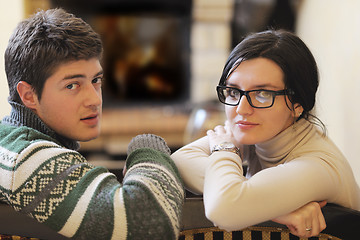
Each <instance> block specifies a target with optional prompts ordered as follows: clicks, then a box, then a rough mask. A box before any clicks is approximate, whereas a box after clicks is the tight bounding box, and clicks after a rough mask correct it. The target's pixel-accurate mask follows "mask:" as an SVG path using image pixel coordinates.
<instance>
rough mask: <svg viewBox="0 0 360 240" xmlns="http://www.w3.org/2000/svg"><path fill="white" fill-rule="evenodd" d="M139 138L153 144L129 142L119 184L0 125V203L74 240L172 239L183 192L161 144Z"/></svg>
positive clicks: (33, 133) (42, 140)
mask: <svg viewBox="0 0 360 240" xmlns="http://www.w3.org/2000/svg"><path fill="white" fill-rule="evenodd" d="M145 138H146V141H145V142H148V141H151V139H155V141H157V142H156V144H153V143H150V144H153V145H147V146H148V147H144V145H142V144H138V143H135V142H137V140H134V141H133V142H134V143H135V145H136V147H134V148H133V150H132V151H131V154H130V155H129V156H128V159H127V163H126V164H127V169H128V171H127V173H126V176H125V178H124V182H123V185H121V184H120V183H119V182H118V181H117V179H116V177H115V175H113V174H112V173H109V172H108V171H107V170H106V169H105V168H103V167H94V166H92V165H91V164H89V163H87V162H86V160H85V159H84V158H83V157H82V156H81V155H80V154H79V153H78V152H76V151H73V150H70V149H67V148H64V147H63V146H60V145H59V144H58V142H59V141H55V140H54V141H49V138H48V137H46V135H44V134H42V133H41V132H39V131H37V130H34V129H32V128H28V127H15V126H11V125H8V124H0V200H1V201H4V202H6V203H8V204H9V205H11V206H12V207H13V208H14V209H15V210H17V211H20V212H22V213H24V214H27V215H29V216H31V217H33V218H34V219H36V220H37V221H39V222H41V223H43V224H45V225H47V226H48V227H50V228H52V229H54V230H55V231H57V232H59V233H60V234H62V235H64V236H67V237H72V238H74V239H176V238H177V237H178V234H179V230H180V219H181V208H182V204H183V199H184V189H183V185H182V182H181V180H180V176H179V174H178V172H177V169H176V167H175V165H174V163H173V162H172V160H171V159H170V156H169V153H167V152H166V150H165V151H163V150H164V149H166V147H167V146H166V143H165V142H164V141H163V139H161V138H157V137H154V136H151V137H150V139H149V138H148V137H145ZM145 138H142V137H141V138H139V139H142V140H144V139H145ZM157 144H159V146H160V148H155V149H153V148H151V147H154V146H155V145H156V146H157ZM135 145H134V146H135ZM165 146H166V147H165ZM159 149H160V150H159Z"/></svg>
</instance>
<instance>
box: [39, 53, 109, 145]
mask: <svg viewBox="0 0 360 240" xmlns="http://www.w3.org/2000/svg"><path fill="white" fill-rule="evenodd" d="M102 79H103V70H102V67H101V65H100V62H99V60H98V59H97V58H92V59H90V60H79V61H72V62H69V63H65V64H62V65H60V66H59V67H58V68H57V69H56V71H55V72H54V74H52V75H51V76H50V77H49V78H48V79H47V80H46V81H45V85H44V89H43V92H42V95H41V100H40V101H39V100H38V98H37V97H36V100H35V101H36V107H35V109H33V110H34V111H35V113H36V114H37V115H38V116H39V117H40V118H41V120H42V121H44V122H45V124H46V125H47V126H49V127H50V128H51V129H53V130H54V131H56V132H57V133H58V134H60V135H62V136H64V137H67V138H70V139H72V140H76V141H88V140H91V139H94V138H96V137H98V136H99V134H100V119H101V113H102V96H101V81H102Z"/></svg>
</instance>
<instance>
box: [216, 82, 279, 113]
mask: <svg viewBox="0 0 360 240" xmlns="http://www.w3.org/2000/svg"><path fill="white" fill-rule="evenodd" d="M219 91H221V92H219V93H220V95H221V97H220V101H221V102H223V103H225V104H228V105H233V106H236V105H238V104H239V102H240V100H241V97H242V96H243V95H245V96H246V98H247V100H248V102H249V104H250V105H251V106H252V107H256V108H266V107H271V106H272V104H273V101H274V97H275V94H274V92H273V91H268V90H253V91H240V90H239V89H236V88H230V87H225V88H221V89H219Z"/></svg>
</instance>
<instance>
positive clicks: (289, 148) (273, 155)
mask: <svg viewBox="0 0 360 240" xmlns="http://www.w3.org/2000/svg"><path fill="white" fill-rule="evenodd" d="M315 133H316V128H315V127H314V125H313V124H311V123H310V122H309V121H307V120H305V119H300V120H299V121H297V122H296V123H295V124H293V125H292V126H290V127H288V128H287V129H285V130H284V131H282V132H281V133H279V134H278V135H277V136H275V137H274V138H272V139H270V140H269V141H266V142H263V143H260V144H256V145H255V151H256V155H257V156H258V158H259V160H260V163H261V165H262V167H263V168H266V167H271V166H274V165H277V164H280V163H283V162H285V161H286V159H288V158H289V157H290V155H291V153H292V152H293V150H294V149H296V148H297V147H300V146H302V145H303V144H305V143H306V142H307V140H308V139H309V138H311V136H312V135H313V134H315Z"/></svg>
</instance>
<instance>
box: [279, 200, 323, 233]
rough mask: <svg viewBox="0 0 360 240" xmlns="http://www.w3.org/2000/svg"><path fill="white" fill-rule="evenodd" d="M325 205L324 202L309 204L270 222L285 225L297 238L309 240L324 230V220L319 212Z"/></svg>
mask: <svg viewBox="0 0 360 240" xmlns="http://www.w3.org/2000/svg"><path fill="white" fill-rule="evenodd" d="M325 205H326V201H321V202H310V203H308V204H306V205H304V206H302V207H301V208H299V209H297V210H295V211H293V212H291V213H289V214H286V215H283V216H280V217H277V218H275V219H273V220H272V221H274V222H277V223H280V224H284V225H286V226H287V227H288V228H289V229H290V232H291V233H292V234H294V235H296V236H298V237H303V238H309V237H313V236H317V235H319V233H320V232H321V231H322V230H324V229H325V228H326V223H325V219H324V216H323V214H322V212H321V208H322V207H324V206H325Z"/></svg>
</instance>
